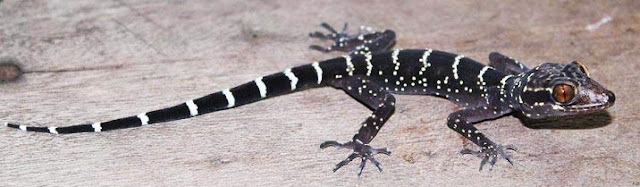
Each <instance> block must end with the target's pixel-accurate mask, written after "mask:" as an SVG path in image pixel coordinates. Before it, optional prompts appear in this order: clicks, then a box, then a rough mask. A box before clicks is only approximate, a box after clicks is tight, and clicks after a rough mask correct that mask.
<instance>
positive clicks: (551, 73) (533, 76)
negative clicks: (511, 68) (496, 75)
mask: <svg viewBox="0 0 640 187" xmlns="http://www.w3.org/2000/svg"><path fill="white" fill-rule="evenodd" d="M520 82H521V84H520V86H519V88H520V93H521V94H520V95H519V98H517V102H518V103H519V106H520V107H519V110H520V111H521V112H522V114H524V115H526V116H527V117H530V118H543V117H551V116H566V115H574V114H580V113H591V112H597V111H601V110H604V109H606V108H609V107H611V106H613V104H614V102H615V95H614V94H613V92H611V91H609V90H608V89H606V88H604V87H603V86H602V85H600V83H598V82H596V81H595V80H593V79H591V77H590V76H589V69H587V67H586V66H585V65H584V64H582V63H580V62H577V61H574V62H571V63H569V64H557V63H545V64H541V65H540V66H538V67H536V68H533V69H531V70H530V71H528V72H525V73H523V74H522V77H521V79H520Z"/></svg>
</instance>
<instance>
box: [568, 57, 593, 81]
mask: <svg viewBox="0 0 640 187" xmlns="http://www.w3.org/2000/svg"><path fill="white" fill-rule="evenodd" d="M571 63H572V64H576V65H578V66H579V67H580V70H581V71H582V72H584V74H586V75H587V77H590V76H591V75H590V74H589V68H587V66H585V65H584V64H583V63H582V62H580V61H573V62H571Z"/></svg>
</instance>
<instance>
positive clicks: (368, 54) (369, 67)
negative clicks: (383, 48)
mask: <svg viewBox="0 0 640 187" xmlns="http://www.w3.org/2000/svg"><path fill="white" fill-rule="evenodd" d="M364 57H365V61H366V62H367V76H371V69H373V64H372V63H371V58H372V56H371V53H365V54H364Z"/></svg>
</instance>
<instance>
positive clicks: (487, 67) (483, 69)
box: [478, 66, 491, 85]
mask: <svg viewBox="0 0 640 187" xmlns="http://www.w3.org/2000/svg"><path fill="white" fill-rule="evenodd" d="M489 68H491V67H489V66H485V67H483V68H482V70H480V73H479V74H478V80H480V85H484V78H483V77H482V76H483V75H484V73H486V72H487V70H489Z"/></svg>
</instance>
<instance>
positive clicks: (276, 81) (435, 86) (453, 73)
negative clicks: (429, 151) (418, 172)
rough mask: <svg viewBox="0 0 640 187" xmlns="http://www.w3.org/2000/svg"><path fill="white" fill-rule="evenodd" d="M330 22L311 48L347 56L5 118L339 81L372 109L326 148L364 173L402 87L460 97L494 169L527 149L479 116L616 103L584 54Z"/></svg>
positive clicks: (251, 97)
mask: <svg viewBox="0 0 640 187" xmlns="http://www.w3.org/2000/svg"><path fill="white" fill-rule="evenodd" d="M321 26H322V27H323V28H324V29H326V30H327V31H328V33H326V32H319V31H315V32H312V33H310V34H309V36H310V37H311V38H317V39H320V40H322V41H330V42H332V44H331V45H330V46H328V47H322V46H319V45H311V46H310V48H311V49H314V50H318V51H321V52H324V53H329V52H344V53H346V54H345V55H344V56H340V57H337V58H332V59H328V60H323V61H317V62H313V63H310V64H306V65H301V66H297V67H293V68H289V69H286V70H284V71H282V72H277V73H274V74H270V75H266V76H262V77H258V78H256V79H254V80H252V81H249V82H246V83H244V84H241V85H239V86H236V87H232V88H229V89H222V90H221V91H218V92H214V93H212V94H209V95H206V96H203V97H200V98H196V99H192V100H188V101H186V102H184V103H180V104H178V105H175V106H171V107H167V108H163V109H159V110H154V111H149V112H144V113H140V114H138V115H134V116H129V117H124V118H119V119H115V120H110V121H104V122H96V123H88V124H80V125H72V126H62V127H53V126H51V127H36V126H26V125H21V124H18V123H10V122H6V123H5V125H6V126H8V127H11V128H16V129H20V130H22V131H34V132H44V133H52V134H70V133H80V132H102V131H110V130H115V129H123V128H131V127H140V126H147V125H150V124H155V123H161V122H166V121H173V120H179V119H185V118H190V117H195V116H199V115H203V114H206V113H211V112H215V111H219V110H226V109H230V108H235V107H239V106H242V105H245V104H249V103H253V102H256V101H260V100H264V99H267V98H271V97H275V96H280V95H283V94H288V93H292V92H296V91H300V90H304V89H308V88H316V87H323V86H330V87H334V88H337V89H340V90H343V91H344V92H345V93H346V94H348V95H349V96H351V97H352V98H354V99H355V100H357V101H359V102H360V103H362V104H363V105H364V106H366V107H367V108H368V109H370V110H371V111H372V113H371V115H370V116H367V117H366V119H365V120H364V121H363V122H362V123H360V127H359V130H358V131H357V133H356V134H355V135H354V136H353V137H352V138H351V140H350V141H346V142H345V143H340V142H338V141H326V142H324V143H321V144H320V148H322V149H324V148H327V147H336V148H346V149H349V150H351V151H352V152H351V154H349V155H348V156H347V158H346V159H344V160H341V161H340V162H339V163H337V164H336V165H335V166H334V168H333V171H334V172H336V171H337V170H338V169H340V168H341V167H342V166H344V165H347V164H349V163H350V162H351V161H353V160H355V159H360V165H359V167H358V169H357V175H358V176H360V175H361V173H362V170H363V169H364V167H365V164H366V163H367V161H369V162H371V163H372V164H374V165H375V166H376V167H377V169H378V170H379V171H382V166H381V164H380V162H379V161H377V160H376V159H375V157H374V156H375V155H378V154H384V155H390V154H391V151H390V150H389V149H387V148H374V147H373V146H371V145H370V143H371V141H372V140H373V139H374V138H375V137H376V135H377V134H378V132H380V130H381V129H382V127H383V126H384V125H385V123H386V122H387V120H389V118H390V117H391V116H392V115H393V113H394V111H395V105H396V100H395V97H394V95H428V96H435V97H440V98H444V99H446V100H448V101H451V102H453V103H455V104H456V105H458V106H460V109H459V110H457V111H454V112H452V113H450V114H449V116H448V117H447V119H446V124H447V126H448V127H449V128H450V129H451V130H453V131H455V132H457V133H458V134H460V135H462V136H463V137H465V138H466V139H468V140H470V141H471V142H473V143H474V144H475V145H477V146H478V147H479V148H478V150H471V149H468V148H467V149H462V151H460V153H461V154H463V155H464V154H471V155H474V156H476V157H478V158H479V159H481V161H480V170H482V168H483V166H485V165H486V164H487V163H488V164H489V165H490V167H491V168H493V166H494V164H495V163H496V162H497V160H498V159H499V158H500V157H501V158H503V159H505V160H506V161H508V162H509V163H511V165H513V160H512V158H511V157H510V155H509V154H507V151H508V150H513V151H517V149H516V147H515V146H514V145H513V144H499V143H496V142H494V141H492V140H491V139H489V138H488V137H487V136H486V135H485V134H484V133H483V132H481V131H480V130H478V129H477V128H476V127H475V126H474V124H478V123H480V122H483V121H487V120H493V119H497V118H500V117H503V116H506V115H512V114H514V115H515V114H518V115H520V116H524V117H527V118H532V119H538V118H547V117H558V116H560V117H562V116H570V115H575V114H584V113H592V112H598V111H603V110H605V109H607V108H609V107H611V106H613V104H614V102H615V95H614V94H613V92H611V91H609V90H608V89H606V88H605V87H603V86H602V85H601V84H599V83H598V82H596V81H595V80H593V79H592V78H591V77H590V75H589V70H588V68H587V67H586V66H585V65H584V64H583V63H580V62H578V61H573V62H570V63H567V64H561V63H543V64H540V65H538V66H536V67H534V68H528V67H527V66H526V65H525V64H524V63H521V62H519V61H518V60H515V59H513V58H511V57H508V56H505V55H503V54H500V53H498V52H492V53H490V55H489V64H488V65H484V64H482V63H480V62H478V61H475V60H473V59H470V58H467V57H465V56H463V55H458V54H453V53H448V52H444V51H439V50H434V49H428V48H427V49H394V48H393V46H394V45H395V42H396V34H395V32H394V31H393V30H389V29H387V30H380V31H374V30H372V29H370V28H368V27H361V29H360V31H359V32H358V33H356V34H349V33H347V24H346V23H345V25H344V28H343V29H342V31H340V32H338V31H337V30H335V29H334V28H333V27H331V26H330V25H329V24H327V23H322V24H321Z"/></svg>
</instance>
